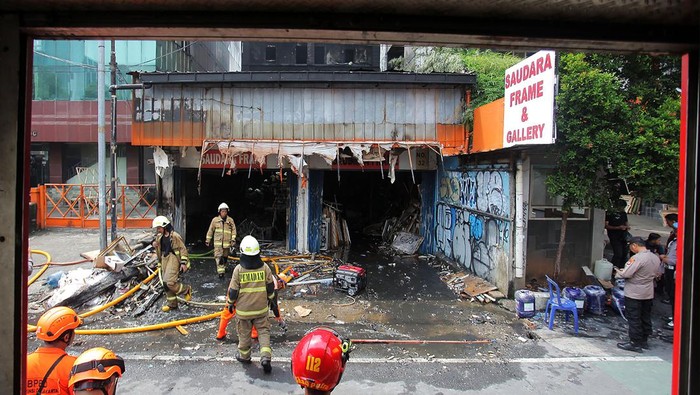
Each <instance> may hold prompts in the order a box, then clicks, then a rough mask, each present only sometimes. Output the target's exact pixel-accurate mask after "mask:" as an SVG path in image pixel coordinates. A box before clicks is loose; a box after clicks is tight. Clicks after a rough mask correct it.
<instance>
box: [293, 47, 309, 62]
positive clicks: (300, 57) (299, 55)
mask: <svg viewBox="0 0 700 395" xmlns="http://www.w3.org/2000/svg"><path fill="white" fill-rule="evenodd" d="M295 55H296V64H306V62H307V60H308V57H309V54H308V53H307V50H306V44H297V46H296V53H295Z"/></svg>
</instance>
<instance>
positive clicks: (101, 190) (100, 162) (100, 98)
mask: <svg viewBox="0 0 700 395" xmlns="http://www.w3.org/2000/svg"><path fill="white" fill-rule="evenodd" d="M105 154H106V152H105V41H104V40H100V41H98V42H97V169H98V170H97V182H98V184H97V189H98V192H97V196H98V197H97V199H98V211H99V214H100V250H104V249H105V248H107V210H106V208H107V202H106V198H107V185H106V182H105Z"/></svg>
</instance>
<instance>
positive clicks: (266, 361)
mask: <svg viewBox="0 0 700 395" xmlns="http://www.w3.org/2000/svg"><path fill="white" fill-rule="evenodd" d="M260 365H262V368H263V372H265V373H270V372H272V360H271V359H270V357H262V358H260Z"/></svg>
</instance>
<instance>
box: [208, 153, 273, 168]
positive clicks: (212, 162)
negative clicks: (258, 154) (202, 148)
mask: <svg viewBox="0 0 700 395" xmlns="http://www.w3.org/2000/svg"><path fill="white" fill-rule="evenodd" d="M231 160H233V163H234V165H235V166H233V167H235V168H237V169H247V168H249V167H251V165H252V168H253V169H260V163H258V162H256V161H254V160H253V155H251V154H250V153H249V152H246V153H242V154H240V155H236V156H234V157H232V158H226V155H224V154H222V153H221V152H220V151H219V150H209V151H207V152H206V153H205V154H204V156H202V169H221V168H222V167H223V166H224V162H225V163H226V168H228V167H231ZM251 162H252V163H251ZM265 168H267V166H266V164H265V163H263V169H265Z"/></svg>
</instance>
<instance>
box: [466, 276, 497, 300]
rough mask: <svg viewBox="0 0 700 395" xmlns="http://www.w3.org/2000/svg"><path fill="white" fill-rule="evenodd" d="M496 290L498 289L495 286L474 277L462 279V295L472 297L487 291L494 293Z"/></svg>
mask: <svg viewBox="0 0 700 395" xmlns="http://www.w3.org/2000/svg"><path fill="white" fill-rule="evenodd" d="M497 289H498V287H496V286H495V285H493V284H491V283H489V282H488V281H486V280H484V279H482V278H479V277H476V276H471V277H467V278H465V279H464V293H466V294H467V295H469V296H472V297H475V296H477V295H480V294H483V293H486V292H489V291H495V290H497Z"/></svg>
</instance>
